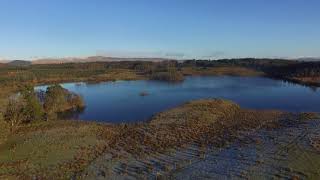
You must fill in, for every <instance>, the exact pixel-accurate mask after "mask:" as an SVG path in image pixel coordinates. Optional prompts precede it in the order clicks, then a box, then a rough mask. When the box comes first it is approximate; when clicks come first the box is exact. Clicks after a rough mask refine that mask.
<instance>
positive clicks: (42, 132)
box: [0, 99, 286, 179]
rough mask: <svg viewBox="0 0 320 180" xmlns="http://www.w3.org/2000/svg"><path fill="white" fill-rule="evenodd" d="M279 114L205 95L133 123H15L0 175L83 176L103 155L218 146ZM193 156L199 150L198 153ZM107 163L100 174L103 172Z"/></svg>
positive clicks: (116, 158)
mask: <svg viewBox="0 0 320 180" xmlns="http://www.w3.org/2000/svg"><path fill="white" fill-rule="evenodd" d="M285 116H286V113H283V112H279V111H254V110H247V109H242V108H240V107H239V106H238V105H237V104H235V103H233V102H231V101H225V100H218V99H211V100H197V101H192V102H189V103H186V104H183V105H181V106H179V107H177V108H174V109H171V110H168V111H165V112H162V113H159V114H157V115H155V116H154V117H153V118H152V119H151V120H150V121H149V122H142V123H137V124H120V125H112V124H98V123H93V122H81V121H48V122H35V123H32V124H30V125H26V126H21V127H20V128H19V129H18V130H17V131H16V132H14V133H11V134H7V136H6V137H5V138H4V139H3V141H2V142H0V178H12V179H21V178H23V179H31V178H35V177H38V178H43V179H50V178H52V177H56V178H59V179H65V178H72V177H79V176H80V177H83V178H86V173H84V174H83V173H82V172H84V171H85V170H86V168H87V167H88V166H89V165H90V164H92V163H94V161H95V160H96V159H99V158H100V157H102V156H104V155H108V156H110V158H111V161H112V162H114V163H116V164H117V162H118V163H119V162H128V161H129V160H130V159H141V158H142V159H143V158H144V157H148V156H152V155H154V154H162V153H167V152H171V151H174V150H175V149H183V148H186V147H189V146H190V145H196V146H197V147H200V149H203V150H205V149H206V148H207V147H224V146H225V145H226V144H227V143H228V142H232V141H234V140H235V139H237V137H238V136H239V135H240V134H241V133H243V132H248V131H251V130H253V129H258V128H260V127H261V126H263V125H265V124H266V123H269V122H270V123H271V122H277V121H278V120H280V119H282V118H283V117H285ZM203 152H204V151H203ZM199 157H205V154H203V153H199ZM103 162H104V163H105V161H103ZM150 166H151V167H149V169H153V167H152V165H150ZM177 166H178V164H177ZM121 167H124V168H125V167H127V164H126V163H123V164H122V166H121ZM113 168H114V167H113V166H110V167H109V168H108V171H106V172H103V174H104V175H105V176H106V177H107V176H108V173H110V174H112V173H113ZM127 168H129V167H127ZM127 168H125V169H127ZM165 169H167V170H168V171H169V169H172V167H169V166H168V167H166V168H165ZM122 171H123V169H122V170H121V172H122ZM138 171H139V170H138ZM124 172H127V171H124Z"/></svg>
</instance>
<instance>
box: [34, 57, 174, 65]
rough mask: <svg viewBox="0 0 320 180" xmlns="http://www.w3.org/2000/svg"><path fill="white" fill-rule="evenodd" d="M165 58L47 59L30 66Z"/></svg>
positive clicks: (162, 59) (39, 60)
mask: <svg viewBox="0 0 320 180" xmlns="http://www.w3.org/2000/svg"><path fill="white" fill-rule="evenodd" d="M165 60H171V59H165V58H118V57H105V56H91V57H87V58H61V59H55V58H47V59H38V60H34V61H32V64H63V63H83V62H111V61H165Z"/></svg>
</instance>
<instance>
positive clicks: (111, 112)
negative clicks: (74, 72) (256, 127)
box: [37, 76, 320, 123]
mask: <svg viewBox="0 0 320 180" xmlns="http://www.w3.org/2000/svg"><path fill="white" fill-rule="evenodd" d="M62 86H63V87H64V88H66V89H68V90H70V91H73V92H75V93H78V94H80V95H81V96H83V98H84V100H85V103H86V109H85V110H84V111H83V112H81V113H79V114H77V115H74V116H73V118H75V119H81V120H88V121H100V122H111V123H121V122H137V121H142V120H147V119H149V118H150V117H152V115H154V114H156V113H158V112H161V111H164V110H167V109H170V108H173V107H175V106H178V105H181V104H183V103H184V102H187V101H190V100H195V99H204V98H222V99H229V100H232V101H234V102H236V103H238V104H240V106H241V107H245V108H253V109H278V110H285V111H290V112H301V111H312V112H320V90H319V89H312V88H310V87H306V86H302V85H298V84H293V83H289V82H284V81H281V80H274V79H269V78H264V77H231V76H219V77H217V76H215V77H209V76H208V77H203V76H201V77H200V76H199V77H187V78H186V80H185V81H184V82H182V83H168V82H160V81H149V80H140V81H116V82H104V83H99V84H86V83H65V84H62ZM45 88H46V86H39V87H37V89H45ZM142 92H147V94H148V95H146V96H141V93H142Z"/></svg>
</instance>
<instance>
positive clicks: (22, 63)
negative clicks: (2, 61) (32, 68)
mask: <svg viewBox="0 0 320 180" xmlns="http://www.w3.org/2000/svg"><path fill="white" fill-rule="evenodd" d="M31 64H32V63H31V61H25V60H13V61H10V62H8V63H7V65H9V66H29V65H31Z"/></svg>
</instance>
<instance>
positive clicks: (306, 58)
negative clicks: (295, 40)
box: [297, 57, 320, 61]
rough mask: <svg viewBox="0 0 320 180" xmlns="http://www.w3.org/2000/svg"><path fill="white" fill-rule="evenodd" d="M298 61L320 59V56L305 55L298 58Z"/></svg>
mask: <svg viewBox="0 0 320 180" xmlns="http://www.w3.org/2000/svg"><path fill="white" fill-rule="evenodd" d="M297 60H298V61H320V57H304V58H299V59H297Z"/></svg>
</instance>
